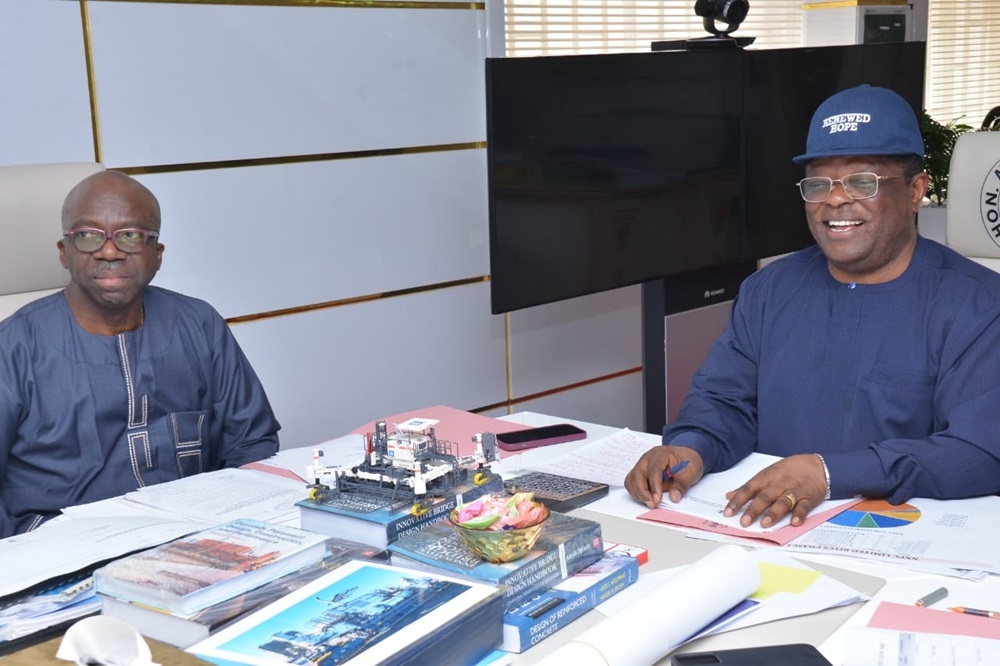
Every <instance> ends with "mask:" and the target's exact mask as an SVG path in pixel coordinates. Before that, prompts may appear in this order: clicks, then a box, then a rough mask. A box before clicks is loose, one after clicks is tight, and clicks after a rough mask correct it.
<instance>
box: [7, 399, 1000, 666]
mask: <svg viewBox="0 0 1000 666" xmlns="http://www.w3.org/2000/svg"><path fill="white" fill-rule="evenodd" d="M501 419H502V420H504V421H509V422H514V423H519V424H524V425H527V426H543V425H550V424H554V423H572V424H574V425H577V426H578V427H580V428H582V429H583V430H585V431H586V433H587V438H586V439H584V440H580V441H576V442H567V443H563V444H555V445H550V446H545V447H540V448H535V449H528V450H525V451H523V452H520V453H517V454H513V455H511V454H505V455H504V456H503V457H502V459H501V460H500V461H499V462H497V463H495V464H494V468H495V471H497V472H499V473H500V474H501V475H502V476H504V477H505V478H508V477H511V476H516V475H517V474H519V473H522V472H526V471H529V470H530V469H532V468H533V467H535V466H538V465H539V464H542V463H545V462H548V461H552V460H555V459H557V458H559V457H560V456H563V455H564V454H566V453H570V452H573V451H574V450H575V449H577V448H578V447H583V446H585V445H587V444H588V443H592V442H594V441H596V440H599V439H601V438H604V437H606V436H608V435H612V434H614V433H617V432H619V431H620V430H621V429H620V428H617V427H611V426H605V425H600V424H596V423H589V422H584V421H578V420H572V419H565V418H560V417H556V416H552V415H547V414H540V413H535V412H519V413H515V414H511V415H508V416H504V417H501ZM633 434H634V435H636V436H638V437H640V438H642V439H643V440H645V441H648V442H649V443H650V445H654V444H658V443H659V440H660V438H659V435H652V434H648V433H640V432H634V433H633ZM645 511H646V507H644V506H643V505H641V504H639V503H637V502H636V501H634V500H633V499H632V498H631V497H629V495H628V493H627V492H626V491H625V489H624V487H623V486H621V485H618V486H612V487H611V489H610V492H609V493H608V495H607V496H606V497H604V498H602V499H600V500H597V501H596V502H593V503H591V504H588V505H586V506H585V507H582V508H578V509H574V510H573V511H572V512H571V514H572V515H575V516H579V517H581V518H587V519H590V520H594V521H597V522H599V523H600V524H601V528H602V534H603V537H604V539H605V540H606V541H613V542H617V543H625V544H630V545H634V546H641V547H644V548H646V549H647V550H648V555H649V561H648V562H647V563H646V564H644V565H642V567H641V569H640V577H639V580H638V582H636V583H635V584H634V585H635V586H639V587H640V589H641V586H644V585H646V586H647V587H649V588H650V589H652V587H653V585H655V583H652V584H651V583H649V579H648V578H646V576H647V575H648V574H650V573H652V572H656V571H660V570H663V569H670V568H674V567H679V566H683V565H688V564H691V563H693V562H695V561H697V560H698V559H699V558H701V557H703V556H704V555H706V554H708V553H710V552H711V551H713V550H714V549H716V548H719V547H720V546H721V545H722V544H721V543H720V542H719V541H718V540H706V539H699V538H692V537H691V535H690V533H689V532H688V531H684V530H681V529H678V528H674V527H670V526H667V525H665V524H661V523H654V522H650V521H645V520H639V519H638V518H637V517H636V516H638V515H639V514H641V513H643V512H645ZM764 547H765V548H768V547H773V546H764ZM795 557H796V558H797V559H799V560H802V561H803V562H804V563H806V564H807V565H808V566H810V567H812V568H814V569H818V570H820V571H822V572H823V573H825V574H827V575H829V576H831V577H833V578H835V579H837V580H839V581H840V582H842V583H845V584H846V585H849V586H850V587H852V588H854V589H855V590H857V591H858V592H859V593H861V594H863V595H865V596H872V595H877V597H876V599H877V600H884V601H897V602H902V603H907V604H912V603H913V602H914V601H915V600H916V599H917V598H919V597H920V596H922V595H923V594H925V593H926V591H927V590H928V589H932V588H935V587H938V586H942V585H945V584H946V585H947V586H948V587H949V589H950V590H953V591H955V592H959V591H960V590H961V589H962V588H963V587H964V588H965V589H967V590H974V591H975V592H976V595H977V597H976V598H977V599H984V598H985V599H988V600H989V601H993V602H994V603H992V605H980V606H979V607H988V608H995V607H998V606H1000V576H990V577H989V578H987V579H986V580H985V581H982V582H969V581H960V580H957V579H955V578H948V577H943V576H933V575H929V574H922V573H916V572H913V571H909V570H906V569H903V568H902V567H896V566H892V565H883V564H878V563H873V562H870V561H866V560H859V559H855V558H849V557H836V556H824V555H811V554H810V555H805V554H799V553H796V554H795ZM955 598H956V599H958V598H959V597H958V596H957V595H956V597H955ZM668 603H669V604H672V605H673V606H676V605H677V604H679V603H690V604H698V603H699V600H698V599H690V600H678V599H676V598H670V599H664V604H668ZM986 603H988V602H986ZM873 604H874V602H871V601H870V602H867V603H854V604H851V605H848V606H841V607H836V608H830V609H827V610H824V611H821V612H818V613H813V614H811V615H804V616H797V617H793V618H789V619H784V620H778V621H774V622H769V623H765V624H760V625H757V626H753V627H748V628H744V629H738V630H733V631H725V632H723V633H720V634H716V635H713V636H709V637H706V638H701V639H698V640H696V641H692V642H690V643H688V644H686V645H684V646H682V647H681V648H679V649H677V650H676V651H675V653H677V654H683V653H690V652H698V651H710V650H722V649H729V648H744V647H755V646H766V645H779V644H787V643H808V644H812V645H815V646H817V647H821V649H822V651H823V653H824V654H825V655H826V657H827V658H828V659H830V661H831V662H832V663H834V664H836V665H838V666H839V664H841V663H842V660H843V651H844V649H845V646H844V645H843V642H844V641H843V640H842V638H838V637H842V634H843V632H837V630H838V629H840V628H841V627H842V625H844V624H845V623H848V624H852V623H855V624H856V623H857V622H858V620H859V618H863V617H864V616H865V613H866V612H867V613H869V614H870V612H871V610H872V608H873ZM966 605H972V604H966ZM604 619H605V617H604V615H602V614H601V612H600V611H599V610H590V611H588V612H587V613H585V614H584V615H583V616H581V617H580V618H578V619H577V620H575V621H573V622H571V623H570V624H568V625H566V626H564V627H562V628H561V629H559V630H558V631H557V632H555V633H554V634H552V635H551V636H549V637H548V638H546V639H544V640H542V641H540V642H539V643H538V644H537V645H535V646H534V647H532V648H530V649H529V650H526V651H525V652H523V653H521V654H512V655H510V661H509V663H511V664H513V665H515V666H522V665H526V664H536V663H538V662H539V661H541V660H543V659H545V658H546V657H547V656H549V655H552V654H553V653H555V652H556V651H557V650H559V649H560V647H561V646H564V645H565V644H566V643H568V642H570V641H572V640H573V639H574V638H577V637H580V636H581V635H583V634H584V633H585V632H587V631H588V630H589V629H591V628H593V627H595V626H596V625H597V624H599V623H600V622H602V621H603V620H604ZM998 631H1000V623H998ZM835 632H837V633H836V634H835ZM831 635H834V638H833V639H832V640H828V639H830V637H831ZM997 637H998V638H1000V634H998V636H997ZM56 643H57V641H56V640H52V641H48V642H47V643H46V644H44V645H39V646H37V647H36V648H33V649H30V650H27V651H25V652H24V653H22V654H20V655H15V656H14V658H15V659H17V658H21V659H22V661H19V662H16V663H24V664H28V663H66V662H56V661H55V660H54V659H52V656H53V655H54V650H55V647H56ZM157 647H159V648H161V649H165V648H166V647H167V646H160V645H158V646H157ZM43 655H44V656H43ZM670 656H671V655H668V654H665V655H664V657H663V658H662V659H660V660H659V661H658V662H656V663H657V664H661V665H669V664H670ZM24 659H27V661H24ZM178 660H179V661H178ZM186 660H187V661H186ZM194 661H196V660H194ZM161 663H173V664H177V666H181V665H182V664H186V663H190V658H189V657H187V656H184V655H181V654H179V653H178V652H177V651H175V650H172V649H170V650H165V653H164V654H162V656H161Z"/></svg>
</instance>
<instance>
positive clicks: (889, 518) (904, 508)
mask: <svg viewBox="0 0 1000 666" xmlns="http://www.w3.org/2000/svg"><path fill="white" fill-rule="evenodd" d="M919 518H920V509H918V508H917V507H915V506H913V505H912V504H898V505H896V504H889V503H888V502H886V501H885V500H865V501H864V502H860V503H859V504H855V505H854V506H852V507H851V508H850V509H848V510H846V511H843V512H841V513H838V514H837V515H836V516H834V517H833V518H831V519H830V520H829V521H828V522H829V523H831V524H833V525H843V526H844V527H870V528H875V529H878V528H893V527H906V526H907V525H909V524H910V523H913V522H916V521H917V520H918V519H919Z"/></svg>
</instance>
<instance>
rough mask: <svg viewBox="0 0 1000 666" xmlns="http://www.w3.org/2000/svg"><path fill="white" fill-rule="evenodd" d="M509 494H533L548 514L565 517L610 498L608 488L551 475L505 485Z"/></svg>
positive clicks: (529, 475) (509, 481)
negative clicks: (597, 501)
mask: <svg viewBox="0 0 1000 666" xmlns="http://www.w3.org/2000/svg"><path fill="white" fill-rule="evenodd" d="M504 489H506V491H507V492H508V493H510V494H512V495H513V494H514V493H521V492H530V493H534V495H535V499H536V500H538V501H539V502H541V503H542V504H544V505H545V506H547V507H549V511H558V512H560V513H566V512H567V511H569V510H571V509H576V508H578V507H581V506H583V505H584V504H590V503H591V502H593V501H595V500H599V499H601V498H602V497H605V496H606V495H607V494H608V484H606V483H598V482H596V481H586V480H584V479H574V478H572V477H568V476H560V475H559V474H549V473H548V472H528V473H527V474H521V475H520V476H515V477H513V478H511V479H506V480H505V481H504Z"/></svg>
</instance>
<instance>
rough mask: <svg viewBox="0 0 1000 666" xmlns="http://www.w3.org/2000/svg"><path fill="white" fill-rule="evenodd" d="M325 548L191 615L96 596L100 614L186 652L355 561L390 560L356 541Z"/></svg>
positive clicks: (335, 542)
mask: <svg viewBox="0 0 1000 666" xmlns="http://www.w3.org/2000/svg"><path fill="white" fill-rule="evenodd" d="M325 544H326V555H325V556H324V557H323V559H322V560H319V561H317V562H312V563H310V564H307V565H306V566H305V567H303V568H301V569H299V570H298V571H293V572H292V573H290V574H287V575H284V576H282V577H280V578H277V579H275V580H273V581H270V582H267V583H264V584H263V585H261V586H260V587H257V588H254V589H252V590H248V591H246V592H244V593H242V594H239V595H237V596H235V597H232V598H231V599H226V600H225V601H220V602H219V603H217V604H214V605H212V606H208V607H207V608H203V609H201V610H199V611H197V612H195V613H193V614H190V615H182V614H177V613H169V612H167V611H163V610H159V609H156V608H153V607H151V606H144V605H142V604H138V603H134V602H131V601H125V600H123V599H116V598H115V597H107V596H104V595H98V596H100V597H101V605H102V608H101V612H102V614H104V615H107V616H110V617H114V618H117V619H119V620H122V621H123V622H126V623H128V624H129V625H130V626H132V627H133V628H134V629H135V630H136V631H138V632H139V633H140V634H142V635H143V636H145V637H147V638H152V639H154V640H158V641H162V642H164V643H167V644H169V645H173V646H175V647H179V648H186V647H188V646H190V645H194V644H195V643H197V642H198V641H201V640H204V639H206V638H208V637H209V635H211V634H213V633H215V632H216V631H218V630H220V629H222V628H223V627H226V626H228V625H230V624H232V623H233V622H235V621H236V620H238V619H240V618H241V617H244V616H246V615H249V614H250V613H252V612H253V611H255V610H257V609H258V608H262V607H263V606H266V605H267V604H269V603H272V602H275V601H277V600H278V599H281V598H282V597H284V596H285V595H287V594H289V593H291V592H294V591H295V590H297V589H299V588H300V587H302V586H303V585H305V584H306V583H310V582H312V581H314V580H316V579H317V578H319V577H320V576H322V575H324V574H326V573H329V572H330V571H333V570H334V569H336V568H337V567H339V566H342V565H343V564H345V563H346V562H349V561H351V560H355V559H358V560H372V561H375V560H381V561H386V560H388V557H389V554H388V553H387V552H386V551H385V550H382V549H380V548H375V547H373V546H368V545H366V544H363V543H358V542H356V541H347V540H346V539H337V538H334V537H330V538H328V539H326V542H325Z"/></svg>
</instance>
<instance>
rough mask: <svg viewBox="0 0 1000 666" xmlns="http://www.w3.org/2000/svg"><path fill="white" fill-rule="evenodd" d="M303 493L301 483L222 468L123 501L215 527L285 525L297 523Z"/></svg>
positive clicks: (130, 495)
mask: <svg viewBox="0 0 1000 666" xmlns="http://www.w3.org/2000/svg"><path fill="white" fill-rule="evenodd" d="M306 494H307V491H306V485H305V484H304V483H302V482H301V481H296V480H294V479H289V478H286V477H283V476H279V475H276V474H268V473H266V472H258V471H255V470H252V469H221V470H219V471H217V472H205V473H203V474H195V475H194V476H188V477H184V478H183V479H178V480H176V481H171V482H170V483H161V484H159V485H155V486H146V487H145V488H140V489H139V490H136V491H133V492H131V493H128V494H126V495H125V498H126V499H128V500H129V501H132V502H136V503H138V504H144V505H147V506H151V507H153V508H156V509H161V510H164V511H169V512H171V513H174V514H176V515H178V516H184V517H186V518H191V519H194V520H204V521H206V522H210V523H214V524H219V523H225V522H229V521H230V520H234V519H236V518H255V519H257V520H260V521H263V522H268V523H287V522H289V521H297V520H298V516H299V509H298V507H297V506H295V503H296V502H298V501H299V500H302V499H305V498H306Z"/></svg>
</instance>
